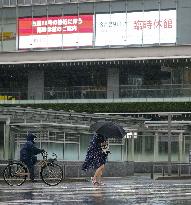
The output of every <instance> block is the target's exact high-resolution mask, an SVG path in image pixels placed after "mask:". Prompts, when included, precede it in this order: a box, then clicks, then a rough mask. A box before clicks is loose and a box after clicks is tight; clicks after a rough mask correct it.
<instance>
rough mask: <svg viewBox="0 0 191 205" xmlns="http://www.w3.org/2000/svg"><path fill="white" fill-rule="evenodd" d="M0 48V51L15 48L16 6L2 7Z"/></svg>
mask: <svg viewBox="0 0 191 205" xmlns="http://www.w3.org/2000/svg"><path fill="white" fill-rule="evenodd" d="M1 11H2V14H1V15H2V16H1V17H2V21H1V41H2V43H1V48H2V51H15V50H16V33H17V32H16V8H2V9H1Z"/></svg>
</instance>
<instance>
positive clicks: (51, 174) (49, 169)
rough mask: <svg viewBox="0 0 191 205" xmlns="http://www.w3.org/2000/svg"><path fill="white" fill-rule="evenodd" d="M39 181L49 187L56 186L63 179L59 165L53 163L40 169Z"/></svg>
mask: <svg viewBox="0 0 191 205" xmlns="http://www.w3.org/2000/svg"><path fill="white" fill-rule="evenodd" d="M40 176H41V179H42V181H43V182H44V183H46V184H47V185H49V186H56V185H58V184H59V183H60V182H61V181H62V178H63V171H62V168H61V166H60V165H58V164H55V163H48V164H47V165H46V166H44V167H42V169H41V172H40Z"/></svg>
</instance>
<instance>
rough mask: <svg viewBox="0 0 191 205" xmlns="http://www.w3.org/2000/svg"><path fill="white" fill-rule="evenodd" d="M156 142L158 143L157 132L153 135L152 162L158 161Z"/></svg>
mask: <svg viewBox="0 0 191 205" xmlns="http://www.w3.org/2000/svg"><path fill="white" fill-rule="evenodd" d="M158 142H159V134H158V132H156V133H155V137H154V162H156V161H157V160H158V147H159V146H158Z"/></svg>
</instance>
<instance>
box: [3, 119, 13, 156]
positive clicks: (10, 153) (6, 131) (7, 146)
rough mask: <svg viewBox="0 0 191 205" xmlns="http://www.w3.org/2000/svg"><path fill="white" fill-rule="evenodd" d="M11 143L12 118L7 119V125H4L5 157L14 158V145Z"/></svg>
mask: <svg viewBox="0 0 191 205" xmlns="http://www.w3.org/2000/svg"><path fill="white" fill-rule="evenodd" d="M11 146H12V143H11V137H10V118H7V119H6V123H5V127H4V159H5V160H8V159H12V157H13V147H11Z"/></svg>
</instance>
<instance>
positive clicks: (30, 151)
mask: <svg viewBox="0 0 191 205" xmlns="http://www.w3.org/2000/svg"><path fill="white" fill-rule="evenodd" d="M36 138H37V136H36V135H34V134H32V133H29V134H28V135H27V142H26V143H25V144H24V145H23V146H22V148H21V150H20V161H22V162H23V163H25V164H26V166H27V168H28V169H29V172H30V179H31V181H32V182H34V165H35V163H36V162H37V156H36V155H37V154H40V153H43V152H45V150H44V149H39V148H37V147H35V145H34V144H35V142H34V140H35V139H36Z"/></svg>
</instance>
